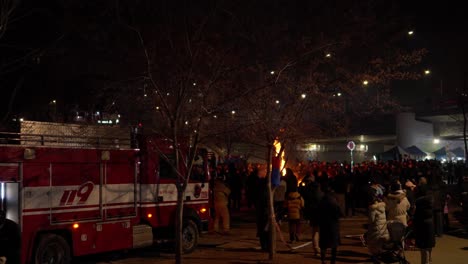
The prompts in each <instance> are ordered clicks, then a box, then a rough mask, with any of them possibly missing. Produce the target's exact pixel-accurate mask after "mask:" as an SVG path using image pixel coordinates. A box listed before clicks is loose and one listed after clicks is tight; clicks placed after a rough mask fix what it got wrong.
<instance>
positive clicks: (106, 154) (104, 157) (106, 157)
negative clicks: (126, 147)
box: [101, 150, 110, 160]
mask: <svg viewBox="0 0 468 264" xmlns="http://www.w3.org/2000/svg"><path fill="white" fill-rule="evenodd" d="M101 160H110V152H109V151H108V150H104V151H103V152H101Z"/></svg>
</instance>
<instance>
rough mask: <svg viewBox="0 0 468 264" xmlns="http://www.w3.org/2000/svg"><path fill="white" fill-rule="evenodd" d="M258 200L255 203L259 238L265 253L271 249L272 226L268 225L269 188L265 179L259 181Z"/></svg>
mask: <svg viewBox="0 0 468 264" xmlns="http://www.w3.org/2000/svg"><path fill="white" fill-rule="evenodd" d="M257 192H258V195H257V200H256V201H255V202H256V203H255V209H256V210H255V216H256V224H257V237H258V239H259V241H260V246H261V248H262V250H263V251H268V249H269V247H270V233H269V229H270V226H269V225H268V216H269V215H268V187H267V181H266V179H265V178H259V179H258V181H257Z"/></svg>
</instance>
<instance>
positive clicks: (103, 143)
mask: <svg viewBox="0 0 468 264" xmlns="http://www.w3.org/2000/svg"><path fill="white" fill-rule="evenodd" d="M0 144H8V145H26V146H53V147H75V148H90V147H91V148H115V149H122V148H124V149H125V148H127V149H128V148H130V146H131V139H130V138H115V137H87V136H63V135H39V134H23V133H11V132H0Z"/></svg>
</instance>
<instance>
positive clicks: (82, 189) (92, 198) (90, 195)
mask: <svg viewBox="0 0 468 264" xmlns="http://www.w3.org/2000/svg"><path fill="white" fill-rule="evenodd" d="M100 174H101V169H100V163H55V164H51V180H52V182H51V199H50V203H51V205H50V209H51V216H52V217H51V222H52V223H59V222H70V221H81V220H93V219H102V213H101V204H102V202H101V188H100V184H101V176H100Z"/></svg>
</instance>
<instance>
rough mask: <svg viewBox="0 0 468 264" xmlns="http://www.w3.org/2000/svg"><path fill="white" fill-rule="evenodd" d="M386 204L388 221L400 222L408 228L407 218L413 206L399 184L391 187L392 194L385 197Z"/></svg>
mask: <svg viewBox="0 0 468 264" xmlns="http://www.w3.org/2000/svg"><path fill="white" fill-rule="evenodd" d="M384 202H385V206H386V209H387V220H395V221H400V222H401V223H403V224H404V225H405V226H408V221H407V217H408V210H409V209H410V207H411V205H410V203H409V201H408V198H406V193H405V192H404V191H403V190H402V189H401V186H400V184H399V183H394V184H392V185H391V186H390V193H389V194H388V195H387V197H385V199H384Z"/></svg>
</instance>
